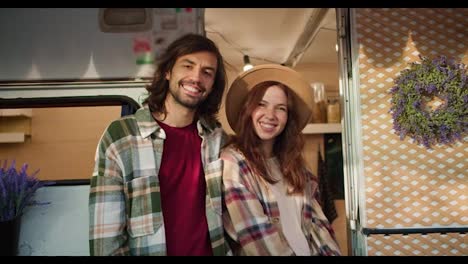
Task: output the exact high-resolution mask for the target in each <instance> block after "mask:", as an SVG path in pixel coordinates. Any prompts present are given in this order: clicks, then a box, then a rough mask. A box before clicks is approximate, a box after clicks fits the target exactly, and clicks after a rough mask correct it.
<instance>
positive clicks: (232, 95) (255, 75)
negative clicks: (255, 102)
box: [226, 64, 314, 133]
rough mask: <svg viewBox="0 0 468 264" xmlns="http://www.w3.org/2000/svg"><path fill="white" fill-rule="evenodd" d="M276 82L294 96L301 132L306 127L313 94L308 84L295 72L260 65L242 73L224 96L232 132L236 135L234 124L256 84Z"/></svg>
mask: <svg viewBox="0 0 468 264" xmlns="http://www.w3.org/2000/svg"><path fill="white" fill-rule="evenodd" d="M266 81H276V82H279V83H282V84H284V85H286V86H288V87H289V88H290V89H291V91H292V92H293V95H294V96H295V100H294V101H295V103H296V105H295V106H294V107H295V108H296V110H297V113H298V116H299V125H300V128H301V130H302V129H303V128H304V127H305V126H306V125H307V123H308V122H309V119H310V115H311V114H312V109H313V103H314V101H313V94H312V93H311V91H310V86H309V84H308V83H307V82H306V81H305V80H304V79H303V78H302V76H301V75H300V74H299V73H297V72H296V71H294V70H292V69H290V68H288V67H285V66H281V65H277V64H262V65H259V66H255V67H254V68H252V69H250V70H248V71H246V72H243V73H242V74H241V75H239V76H238V77H237V78H236V79H235V80H234V82H233V83H232V84H231V87H230V88H229V91H228V93H227V95H226V117H227V120H228V123H229V125H230V126H231V128H232V130H234V131H235V132H236V133H237V131H236V122H237V120H238V116H239V114H240V111H241V109H242V105H243V104H245V99H246V98H247V94H248V93H249V92H250V90H252V88H253V87H255V86H256V85H257V84H259V83H262V82H266Z"/></svg>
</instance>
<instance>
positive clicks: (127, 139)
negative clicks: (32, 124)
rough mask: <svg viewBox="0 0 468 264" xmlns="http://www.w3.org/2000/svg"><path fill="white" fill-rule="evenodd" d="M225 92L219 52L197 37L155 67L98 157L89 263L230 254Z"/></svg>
mask: <svg viewBox="0 0 468 264" xmlns="http://www.w3.org/2000/svg"><path fill="white" fill-rule="evenodd" d="M225 85H226V72H225V69H224V64H223V58H222V56H221V54H220V52H219V50H218V48H217V47H216V45H215V44H214V43H213V42H212V41H211V40H209V39H207V38H205V37H203V36H201V35H196V34H188V35H184V36H182V37H181V38H179V39H177V40H176V41H174V42H173V43H172V44H171V45H169V47H168V48H167V51H166V53H165V54H163V55H162V56H161V58H160V59H159V63H158V65H157V70H156V72H155V76H154V80H153V82H152V84H151V85H149V86H148V87H147V90H148V92H149V96H148V98H146V100H145V101H144V107H143V108H141V109H139V110H138V111H137V112H136V113H135V114H134V115H130V116H126V117H123V118H120V119H118V120H116V121H114V122H112V123H111V124H110V125H109V127H108V128H107V129H106V131H105V132H104V134H103V136H102V138H101V140H100V142H99V144H98V147H97V151H96V165H95V168H94V172H93V176H92V178H91V189H90V197H89V212H90V216H89V217H90V218H89V220H90V242H89V243H90V244H89V245H90V253H91V255H179V256H181V255H183V256H188V255H225V254H230V250H229V248H228V247H227V246H226V245H227V244H225V241H224V234H223V227H222V220H221V210H222V208H221V174H222V162H221V160H220V159H219V152H220V148H221V147H222V146H223V145H224V142H225V139H226V134H225V133H224V131H223V130H222V129H221V126H220V124H219V122H218V121H217V117H216V115H217V113H218V110H219V108H220V104H221V99H222V95H223V92H224V89H225Z"/></svg>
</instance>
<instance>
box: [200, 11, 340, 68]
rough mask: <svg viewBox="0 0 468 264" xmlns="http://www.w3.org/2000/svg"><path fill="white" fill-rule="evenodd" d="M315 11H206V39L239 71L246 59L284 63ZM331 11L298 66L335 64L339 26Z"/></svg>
mask: <svg viewBox="0 0 468 264" xmlns="http://www.w3.org/2000/svg"><path fill="white" fill-rule="evenodd" d="M316 11H317V10H314V8H206V9H205V30H206V33H207V36H208V37H209V38H210V39H212V40H213V41H214V42H215V43H216V44H217V45H218V47H219V48H220V50H221V52H222V54H223V56H224V58H225V60H226V62H227V63H228V64H230V65H232V66H235V67H237V68H239V67H241V66H242V65H243V55H244V54H246V55H249V56H250V57H251V62H252V63H253V64H263V63H284V62H286V60H287V59H288V57H289V55H290V54H291V52H292V51H293V49H294V47H295V45H296V42H297V41H298V39H299V37H300V35H301V33H302V32H303V31H304V30H305V26H306V24H307V23H308V21H309V20H310V19H311V18H313V16H314V14H316ZM335 20H336V18H335V12H334V9H329V10H328V12H327V14H326V16H325V17H324V18H323V20H322V22H321V24H320V26H319V29H318V30H317V31H316V32H317V33H316V34H315V35H314V36H311V38H313V41H312V42H311V43H310V46H309V47H304V54H303V56H302V57H301V59H300V61H299V62H298V63H299V64H305V63H322V62H325V63H332V62H336V61H337V59H336V51H335V44H336V29H335V28H336V26H335V24H336V22H335Z"/></svg>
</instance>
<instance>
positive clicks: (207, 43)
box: [143, 33, 226, 122]
mask: <svg viewBox="0 0 468 264" xmlns="http://www.w3.org/2000/svg"><path fill="white" fill-rule="evenodd" d="M201 51H208V52H211V53H213V54H214V55H215V56H216V59H217V62H218V68H217V70H216V76H215V80H214V83H213V89H212V91H211V93H210V94H209V95H208V97H207V98H206V100H205V101H204V102H203V103H202V104H200V106H199V107H198V109H197V115H198V117H202V118H204V119H206V120H207V121H209V122H216V121H218V119H217V114H218V111H219V108H220V106H221V100H222V98H223V93H224V89H225V87H226V70H225V68H224V60H223V56H222V55H221V53H220V52H219V49H218V47H217V46H216V44H215V43H214V42H213V41H211V40H210V39H208V38H206V37H204V36H202V35H198V34H192V33H190V34H186V35H184V36H182V37H180V38H179V39H177V40H175V41H174V42H172V43H171V44H170V45H169V46H168V47H167V50H166V52H164V54H162V55H161V57H160V58H159V59H158V63H157V66H156V67H157V68H156V71H155V73H154V78H153V82H152V83H151V84H150V85H148V86H147V87H146V90H147V91H148V92H149V96H148V97H147V98H146V99H145V100H144V102H143V103H147V104H148V105H149V108H150V110H151V112H158V113H162V114H163V115H164V116H166V115H167V110H166V107H165V105H164V101H165V99H166V96H167V92H168V90H169V81H168V80H166V73H167V72H170V71H171V70H172V68H173V67H174V64H175V62H176V61H177V59H178V58H179V57H181V56H184V55H187V54H192V53H196V52H201Z"/></svg>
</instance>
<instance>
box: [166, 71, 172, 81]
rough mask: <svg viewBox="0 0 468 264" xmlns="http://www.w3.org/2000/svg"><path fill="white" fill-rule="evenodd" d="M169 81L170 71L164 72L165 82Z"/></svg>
mask: <svg viewBox="0 0 468 264" xmlns="http://www.w3.org/2000/svg"><path fill="white" fill-rule="evenodd" d="M169 79H171V71H167V72H166V80H168V81H169Z"/></svg>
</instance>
